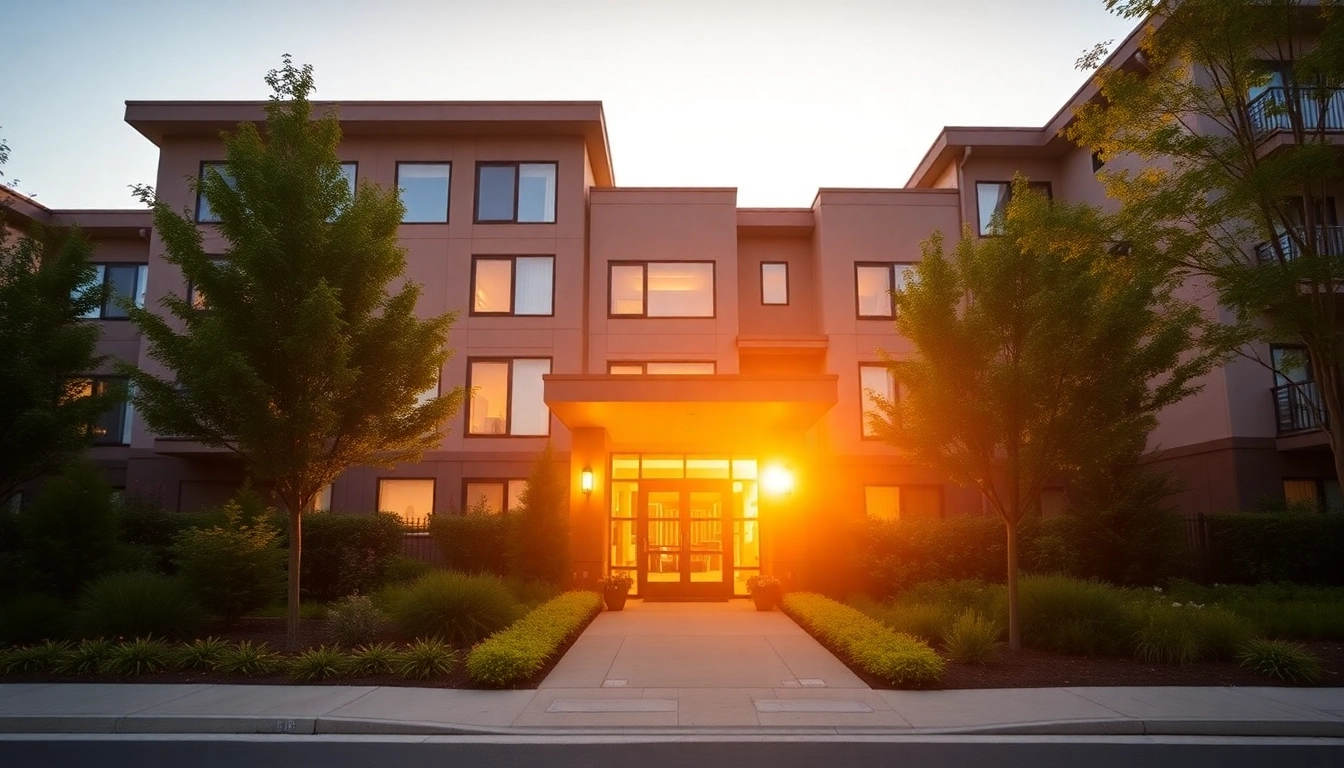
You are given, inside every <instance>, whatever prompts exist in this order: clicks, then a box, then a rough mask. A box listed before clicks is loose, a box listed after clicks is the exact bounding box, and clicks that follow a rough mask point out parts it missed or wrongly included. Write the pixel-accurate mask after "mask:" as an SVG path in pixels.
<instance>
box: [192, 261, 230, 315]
mask: <svg viewBox="0 0 1344 768" xmlns="http://www.w3.org/2000/svg"><path fill="white" fill-rule="evenodd" d="M210 263H211V264H213V265H214V266H215V267H217V268H223V267H224V265H226V264H228V263H229V260H228V259H226V258H223V257H222V256H211V257H210ZM187 303H188V304H190V305H191V308H192V309H199V310H208V309H210V301H209V299H207V298H206V296H205V291H203V290H201V288H200V286H198V285H196V284H195V283H192V282H188V283H187Z"/></svg>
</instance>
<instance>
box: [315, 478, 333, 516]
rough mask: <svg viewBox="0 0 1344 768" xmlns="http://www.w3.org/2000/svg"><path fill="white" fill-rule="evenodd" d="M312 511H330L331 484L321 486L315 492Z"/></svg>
mask: <svg viewBox="0 0 1344 768" xmlns="http://www.w3.org/2000/svg"><path fill="white" fill-rule="evenodd" d="M313 509H326V510H329V509H331V484H330V483H328V484H326V485H324V486H322V489H321V490H319V491H318V492H317V498H315V499H313Z"/></svg>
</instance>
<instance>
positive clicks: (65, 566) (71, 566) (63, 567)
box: [19, 462, 127, 597]
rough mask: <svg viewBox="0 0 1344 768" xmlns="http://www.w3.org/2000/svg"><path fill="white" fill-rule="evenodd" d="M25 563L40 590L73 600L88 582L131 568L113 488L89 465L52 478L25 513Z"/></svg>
mask: <svg viewBox="0 0 1344 768" xmlns="http://www.w3.org/2000/svg"><path fill="white" fill-rule="evenodd" d="M19 527H20V531H21V532H22V536H23V546H24V561H25V563H26V569H27V571H28V575H29V577H30V578H31V579H33V583H34V584H35V585H38V586H40V587H41V588H43V589H50V590H52V591H54V592H56V594H58V595H61V596H62V597H73V596H74V595H76V594H78V593H79V590H80V588H81V587H82V586H83V585H84V584H85V583H86V582H88V581H90V580H92V579H94V578H97V577H98V576H100V575H102V574H104V573H108V572H110V571H114V570H117V569H118V568H120V567H122V566H123V565H125V564H126V555H127V553H126V550H125V547H124V546H123V545H122V543H121V541H120V539H119V538H118V532H119V531H118V525H117V507H116V504H115V502H113V500H112V488H111V487H110V486H109V485H108V484H107V481H106V480H105V479H104V478H103V475H102V473H101V472H100V471H99V470H98V469H97V468H96V467H94V466H93V465H92V464H90V463H88V462H78V463H75V464H72V465H71V466H70V467H69V468H68V469H66V470H65V472H63V473H61V474H60V475H58V476H57V477H55V478H52V480H51V481H50V482H48V483H47V485H46V487H45V488H44V489H43V490H42V493H41V495H39V496H38V497H37V500H36V501H35V502H34V503H33V504H32V505H30V506H28V507H25V508H24V509H22V510H20V511H19Z"/></svg>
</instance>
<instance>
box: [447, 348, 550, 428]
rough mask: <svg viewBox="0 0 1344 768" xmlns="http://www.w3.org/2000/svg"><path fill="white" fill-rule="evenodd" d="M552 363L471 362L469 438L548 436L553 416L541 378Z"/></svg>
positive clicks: (469, 377) (468, 412)
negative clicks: (472, 436)
mask: <svg viewBox="0 0 1344 768" xmlns="http://www.w3.org/2000/svg"><path fill="white" fill-rule="evenodd" d="M550 372H551V361H550V360H549V359H529V358H522V359H516V360H472V361H470V363H469V364H468V365H467V388H468V389H469V390H470V391H471V403H470V404H469V406H468V409H467V434H468V435H548V434H550V431H551V412H550V409H548V408H547V407H546V402H545V400H543V399H542V387H543V385H542V379H541V377H542V376H544V375H546V374H548V373H550Z"/></svg>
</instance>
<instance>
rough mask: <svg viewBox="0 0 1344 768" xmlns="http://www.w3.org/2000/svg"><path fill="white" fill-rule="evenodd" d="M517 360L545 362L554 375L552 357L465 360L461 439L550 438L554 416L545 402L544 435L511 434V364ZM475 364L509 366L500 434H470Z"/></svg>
mask: <svg viewBox="0 0 1344 768" xmlns="http://www.w3.org/2000/svg"><path fill="white" fill-rule="evenodd" d="M518 360H545V361H546V362H547V363H548V364H549V366H550V373H554V372H555V358H553V357H543V356H539V355H536V356H534V355H522V356H519V357H500V356H498V355H490V356H483V357H469V358H467V403H466V405H467V407H466V408H463V409H462V411H463V415H462V418H463V429H462V436H463V438H472V439H475V438H493V439H500V438H509V439H523V440H527V439H533V440H535V439H537V438H549V437H550V436H551V421H552V420H553V417H554V415H555V414H553V413H551V408H550V406H548V405H546V402H545V400H543V401H542V407H544V408H545V409H546V431H545V432H544V433H542V434H536V435H515V434H513V394H514V393H513V367H514V366H513V364H514V362H515V361H518ZM476 363H507V364H508V366H509V369H508V373H507V374H506V377H505V380H504V381H505V399H504V431H503V432H501V433H498V434H496V433H494V432H472V431H471V401H472V394H471V393H472V383H471V377H472V368H473V367H474V366H475V365H476ZM543 375H547V374H543Z"/></svg>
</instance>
